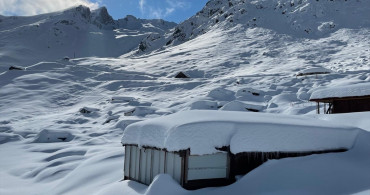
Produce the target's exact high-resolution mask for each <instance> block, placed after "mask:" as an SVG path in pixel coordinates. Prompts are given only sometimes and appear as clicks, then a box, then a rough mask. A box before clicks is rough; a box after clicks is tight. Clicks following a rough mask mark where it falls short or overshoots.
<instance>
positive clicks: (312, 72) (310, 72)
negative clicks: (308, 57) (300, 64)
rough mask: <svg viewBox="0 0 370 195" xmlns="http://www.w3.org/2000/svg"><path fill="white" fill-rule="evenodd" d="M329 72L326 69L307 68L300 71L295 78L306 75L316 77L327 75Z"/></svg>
mask: <svg viewBox="0 0 370 195" xmlns="http://www.w3.org/2000/svg"><path fill="white" fill-rule="evenodd" d="M329 73H331V70H329V69H326V68H307V69H304V70H301V71H299V72H298V73H297V76H306V75H316V76H317V75H318V74H329Z"/></svg>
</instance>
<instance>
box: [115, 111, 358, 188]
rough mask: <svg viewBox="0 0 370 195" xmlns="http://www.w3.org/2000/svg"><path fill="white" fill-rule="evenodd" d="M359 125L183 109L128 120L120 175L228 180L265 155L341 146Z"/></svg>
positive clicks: (191, 184) (196, 183) (190, 184)
mask: <svg viewBox="0 0 370 195" xmlns="http://www.w3.org/2000/svg"><path fill="white" fill-rule="evenodd" d="M357 133H358V130H356V129H353V128H346V127H340V126H335V125H333V124H331V123H327V122H325V121H321V120H317V119H310V118H307V117H303V116H284V115H275V114H265V113H263V114H262V113H246V112H234V111H204V110H203V111H200V110H198V111H185V112H179V113H176V114H172V115H168V116H164V117H159V118H155V119H150V120H146V121H142V122H138V123H135V124H131V125H129V126H128V127H127V128H126V130H125V132H124V135H123V137H122V144H123V146H125V162H124V178H125V179H129V180H134V181H137V182H140V183H143V184H147V185H149V184H150V183H151V182H152V181H153V179H154V177H155V176H156V175H158V174H161V173H166V174H169V175H171V176H172V177H173V179H174V180H176V181H177V182H178V183H179V184H180V185H181V186H183V187H184V188H186V189H198V188H202V187H210V186H222V185H228V184H231V183H233V182H234V181H235V176H237V175H243V174H246V173H248V172H249V171H251V170H253V169H254V168H256V167H258V166H260V165H262V164H263V163H264V162H266V161H268V160H269V159H280V158H285V157H297V156H306V155H310V154H320V153H328V152H344V151H346V150H348V149H349V148H351V147H352V145H353V143H354V140H355V138H356V135H357Z"/></svg>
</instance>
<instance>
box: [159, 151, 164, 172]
mask: <svg viewBox="0 0 370 195" xmlns="http://www.w3.org/2000/svg"><path fill="white" fill-rule="evenodd" d="M165 166H166V152H165V151H163V150H161V151H159V173H164V168H165Z"/></svg>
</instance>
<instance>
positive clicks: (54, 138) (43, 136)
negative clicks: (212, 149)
mask: <svg viewBox="0 0 370 195" xmlns="http://www.w3.org/2000/svg"><path fill="white" fill-rule="evenodd" d="M74 137H75V136H74V135H73V134H72V133H71V132H70V131H67V130H47V129H44V130H42V131H40V132H39V133H38V134H37V136H36V137H35V139H34V140H33V142H34V143H53V142H69V141H72V140H73V139H74Z"/></svg>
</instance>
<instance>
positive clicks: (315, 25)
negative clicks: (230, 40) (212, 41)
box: [139, 0, 370, 51]
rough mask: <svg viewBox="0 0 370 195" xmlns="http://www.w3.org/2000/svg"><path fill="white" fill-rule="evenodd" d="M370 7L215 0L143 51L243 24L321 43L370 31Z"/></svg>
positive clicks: (340, 1) (301, 0)
mask: <svg viewBox="0 0 370 195" xmlns="http://www.w3.org/2000/svg"><path fill="white" fill-rule="evenodd" d="M369 7H370V1H366V0H358V1H351V0H348V1H347V0H317V1H316V0H289V1H288V0H258V1H250V0H227V1H225V0H214V1H209V2H208V3H207V4H206V6H205V7H204V8H203V9H202V10H201V11H199V12H198V13H197V14H196V15H194V16H192V17H191V18H189V19H188V20H185V21H184V22H182V23H181V24H179V25H178V26H177V27H176V28H175V29H173V30H171V31H170V32H168V33H167V34H165V35H164V36H162V37H161V38H155V39H153V38H152V37H147V38H146V40H143V42H142V43H141V44H142V45H145V46H146V47H145V49H144V48H142V49H141V50H139V51H152V50H155V49H158V48H163V47H168V46H172V45H178V44H181V43H183V42H185V41H188V40H191V39H194V38H195V37H198V36H200V35H202V34H205V33H206V32H209V31H210V30H212V29H215V28H221V29H229V28H232V27H234V26H236V25H240V24H241V25H243V26H247V27H249V28H258V27H261V28H266V29H270V30H272V31H274V32H276V33H278V34H288V35H291V36H294V37H302V38H309V39H317V38H321V37H325V36H328V35H329V34H330V33H333V32H336V31H337V30H339V29H343V28H350V29H358V28H362V27H369V26H370V19H369V18H370V13H369ZM359 18H361V19H359ZM250 36H253V35H250Z"/></svg>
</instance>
